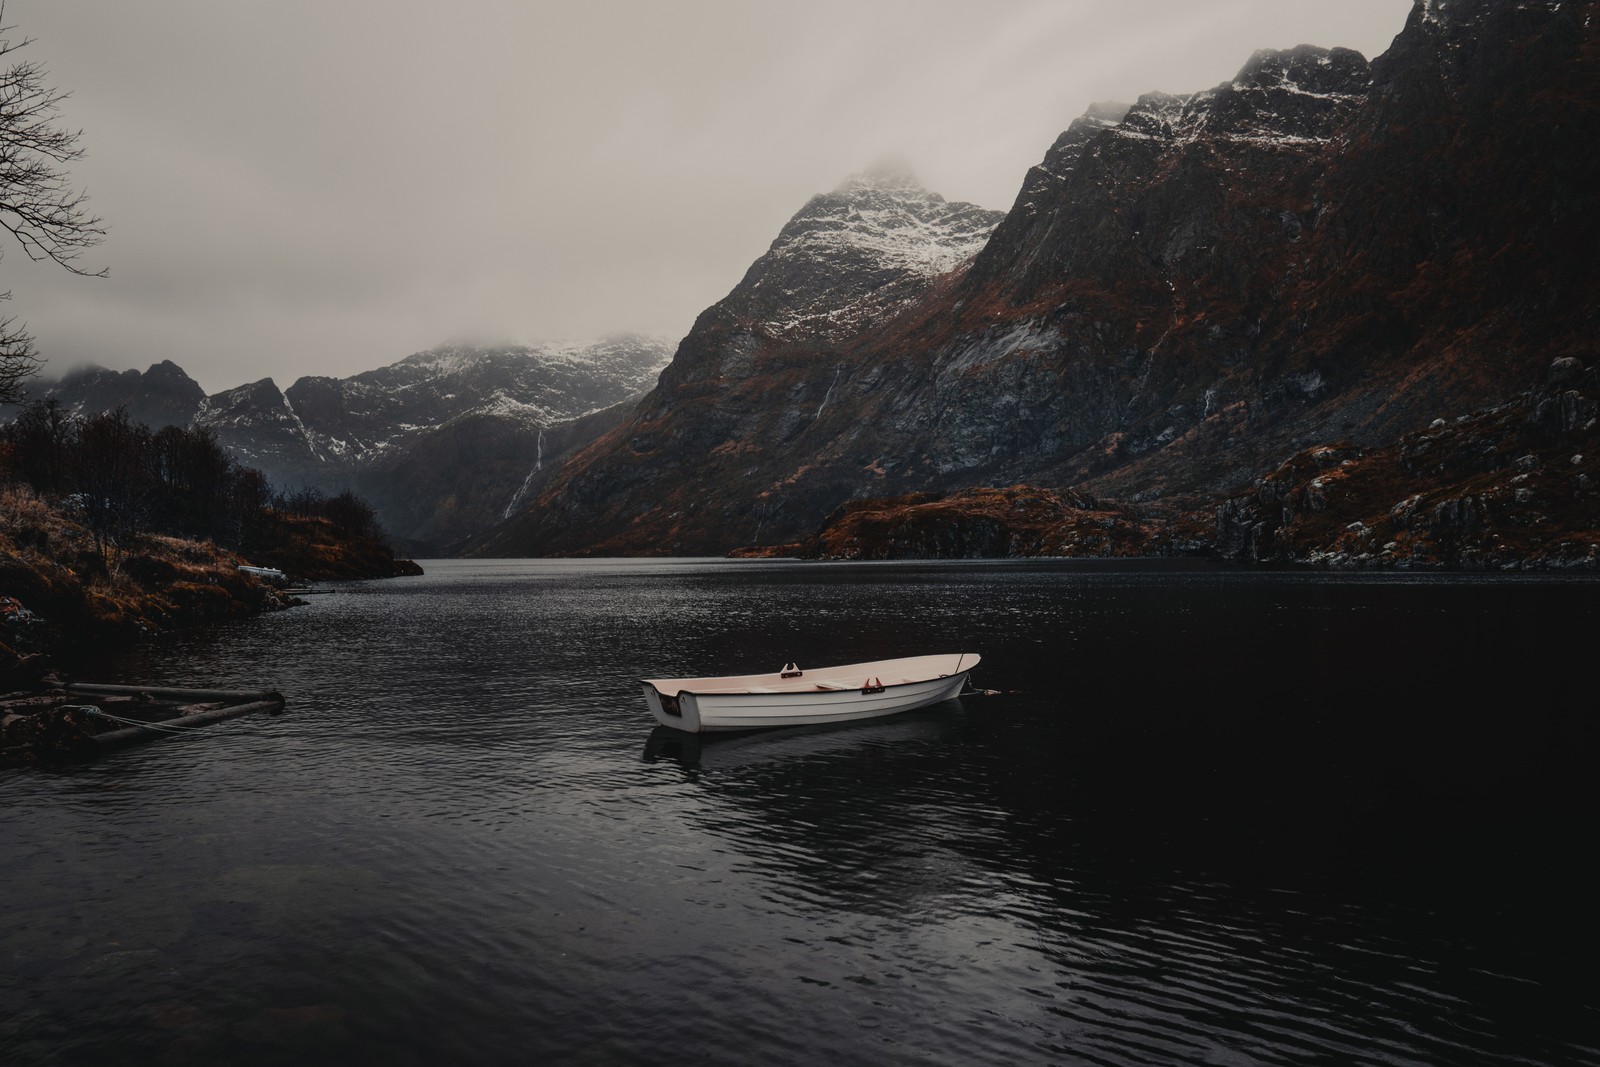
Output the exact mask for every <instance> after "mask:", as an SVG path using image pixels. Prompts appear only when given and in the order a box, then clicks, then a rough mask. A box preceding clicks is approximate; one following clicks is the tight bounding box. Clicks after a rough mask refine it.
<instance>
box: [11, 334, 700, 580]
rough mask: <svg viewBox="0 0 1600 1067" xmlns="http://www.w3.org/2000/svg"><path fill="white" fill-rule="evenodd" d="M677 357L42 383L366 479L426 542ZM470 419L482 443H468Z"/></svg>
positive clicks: (488, 521)
mask: <svg viewBox="0 0 1600 1067" xmlns="http://www.w3.org/2000/svg"><path fill="white" fill-rule="evenodd" d="M670 354H671V348H670V345H669V343H668V342H666V341H664V340H661V339H659V338H652V337H645V336H641V335H633V334H621V335H616V336H613V337H608V338H605V339H602V340H600V341H595V342H589V343H576V342H566V343H550V344H537V345H518V344H502V345H459V344H457V345H442V346H439V347H437V348H434V349H430V350H428V351H425V352H418V353H415V354H413V355H411V356H407V357H406V358H405V359H402V360H400V361H398V362H396V363H393V364H390V365H389V366H386V367H380V368H378V369H376V370H371V371H365V372H362V373H360V374H356V375H353V376H351V377H349V378H333V377H322V376H309V377H303V378H300V379H298V380H297V381H296V382H294V384H292V385H290V386H289V388H288V389H287V390H283V389H280V388H279V387H278V385H277V384H276V383H275V382H274V381H273V380H272V379H271V378H263V379H261V380H260V381H256V382H251V383H248V384H245V385H240V386H236V387H234V388H232V389H225V390H222V391H221V392H218V393H215V394H212V395H210V396H207V395H206V394H205V391H204V390H203V389H202V388H201V387H200V385H199V384H198V383H197V382H195V381H194V379H192V378H190V377H189V375H188V374H187V373H185V372H184V371H183V369H182V368H180V367H179V366H178V365H177V364H175V363H173V362H172V361H171V360H164V361H162V362H161V363H158V364H155V365H154V366H152V367H151V368H150V369H149V370H147V371H144V372H143V373H141V372H138V371H133V370H129V371H122V372H115V371H108V370H105V369H103V368H98V367H89V368H83V369H79V370H74V371H72V372H70V373H68V374H66V375H65V376H63V377H62V378H61V379H60V380H59V381H56V382H50V383H41V384H42V388H36V389H34V390H33V391H32V392H33V393H34V395H35V396H38V397H41V398H42V397H54V398H56V399H57V400H59V401H60V402H61V403H62V404H63V405H64V406H66V407H67V408H68V409H69V410H71V411H74V412H77V413H94V412H98V411H105V410H109V409H111V408H113V407H116V406H118V405H122V406H125V407H126V408H127V410H128V413H129V415H130V416H132V417H133V418H134V419H136V420H138V421H140V422H144V423H146V424H148V425H151V426H157V427H159V426H162V425H169V424H170V425H179V426H195V427H204V428H207V429H210V430H212V431H213V432H214V433H215V434H216V435H217V438H218V440H219V441H220V442H221V443H222V444H223V445H224V446H225V447H226V448H227V449H228V450H229V451H230V452H231V453H232V454H233V455H234V456H235V457H236V458H237V459H238V460H239V461H240V462H242V463H244V464H246V465H248V466H252V467H257V468H259V469H261V470H262V471H263V472H264V473H265V474H266V475H267V477H268V478H269V479H270V480H271V481H272V483H273V484H274V485H276V486H278V487H279V488H281V489H294V488H296V487H298V486H302V485H304V486H312V487H317V488H322V489H325V490H328V491H338V490H341V489H346V488H354V489H356V490H357V491H358V492H361V493H362V494H363V495H365V496H367V497H368V498H369V499H370V500H372V502H373V504H374V506H375V507H376V508H377V509H378V511H379V517H380V519H381V520H382V521H383V522H384V525H385V527H386V528H387V529H388V530H389V531H390V532H391V534H393V535H395V536H396V537H398V538H399V539H401V540H402V542H406V543H408V545H409V547H411V548H413V549H418V548H420V549H421V550H422V551H424V552H426V551H430V550H431V551H439V550H442V549H443V546H444V545H445V544H446V543H447V542H450V541H454V540H458V539H461V538H464V537H467V536H469V535H470V534H472V533H474V532H476V531H478V530H480V529H482V528H485V527H487V526H490V525H492V524H493V523H494V522H495V521H498V520H499V519H500V518H502V517H503V516H504V512H505V510H506V509H507V508H508V507H510V506H512V505H513V503H514V501H515V499H516V497H517V493H518V492H519V491H520V490H522V489H523V488H524V487H525V485H526V484H527V483H528V481H529V478H530V474H531V473H533V472H535V471H536V470H542V469H543V467H544V465H545V463H546V462H549V461H552V460H554V459H555V458H556V457H557V456H559V455H560V454H561V448H565V447H571V446H572V445H573V444H574V443H575V440H576V438H575V436H574V434H575V433H576V432H578V430H577V428H578V427H581V426H590V425H596V422H595V419H594V418H585V417H586V416H593V415H594V414H595V413H597V412H600V411H602V410H604V409H606V408H609V407H612V406H615V405H617V404H619V403H622V402H624V401H626V400H627V399H629V398H630V397H636V396H638V395H640V394H641V393H643V392H645V391H646V390H647V389H648V388H649V387H650V386H651V385H652V384H653V383H654V381H655V378H656V376H657V375H658V374H659V373H660V371H661V369H662V368H663V367H664V366H665V365H666V363H667V360H668V358H669V356H670ZM603 421H604V420H601V422H602V423H603ZM469 426H470V427H473V429H472V431H471V433H470V434H467V436H470V437H471V438H472V439H473V440H474V441H475V442H476V447H475V448H473V449H468V450H465V451H463V450H462V448H461V447H460V446H461V443H462V441H463V440H464V437H463V435H464V433H466V430H465V429H464V428H465V427H469ZM547 435H548V436H549V438H550V449H549V453H548V455H542V454H541V448H542V444H541V442H542V441H544V439H545V437H546V436H547ZM445 442H451V444H449V445H448V446H445V447H441V446H442V445H444V443H445ZM439 464H443V465H444V466H445V468H446V469H443V470H440V469H437V467H438V465H439Z"/></svg>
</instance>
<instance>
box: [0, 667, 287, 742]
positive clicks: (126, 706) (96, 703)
mask: <svg viewBox="0 0 1600 1067" xmlns="http://www.w3.org/2000/svg"><path fill="white" fill-rule="evenodd" d="M283 706H284V699H283V694H281V693H278V692H275V691H273V690H270V689H246V690H237V689H181V688H175V687H163V686H129V685H100V684H96V683H92V682H76V683H73V684H72V685H68V686H66V687H65V688H64V689H55V690H52V691H49V692H46V693H40V694H32V695H26V694H14V695H11V696H8V697H6V698H0V756H3V757H4V758H6V759H8V760H10V761H13V762H15V761H19V760H26V761H39V760H46V759H59V758H73V757H79V756H84V755H92V754H94V753H96V752H103V751H105V750H107V749H111V748H118V747H121V746H123V745H127V744H132V743H134V742H137V741H148V740H150V739H152V738H156V737H161V736H172V735H175V734H181V733H184V732H187V731H188V730H190V729H193V728H196V727H201V726H209V725H210V724H212V723H216V722H222V721H224V720H227V719H236V718H238V717H240V716H241V715H249V714H251V713H253V712H257V711H279V710H281V709H282V708H283Z"/></svg>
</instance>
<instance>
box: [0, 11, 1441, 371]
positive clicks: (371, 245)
mask: <svg viewBox="0 0 1600 1067" xmlns="http://www.w3.org/2000/svg"><path fill="white" fill-rule="evenodd" d="M1409 8H1410V4H1409V2H1408V0H1328V2H1319V3H1312V2H1309V0H1305V2H1302V0H1205V2H1196V0H1138V2H1130V0H1050V2H1042V0H982V2H967V0H854V2H848V3H846V2H834V0H810V2H802V0H786V2H764V0H763V2H757V0H744V2H735V0H679V2H675V3H668V2H637V0H629V2H622V0H611V2H606V0H590V2H581V3H580V2H576V0H575V2H571V3H554V2H532V0H526V2H512V0H457V2H455V3H449V4H439V3H420V2H414V0H274V2H272V3H266V2H253V3H244V2H237V3H236V2H229V0H139V2H129V0H8V2H7V4H6V12H5V13H6V22H7V23H8V24H10V25H11V26H13V27H14V29H13V31H12V33H11V34H10V36H11V37H12V38H13V39H16V38H18V37H21V36H28V37H32V38H34V43H33V44H32V45H30V46H29V47H28V49H27V51H26V52H25V53H24V57H25V58H32V59H35V60H39V61H42V62H44V63H45V64H46V65H47V66H48V68H49V72H50V80H51V83H52V84H54V85H56V86H57V87H59V88H62V89H65V90H69V91H70V92H71V93H72V94H73V95H72V98H71V99H70V100H69V101H68V102H67V105H66V114H65V119H64V121H65V124H67V125H69V126H71V127H75V128H81V129H82V131H83V140H82V144H83V147H84V148H85V149H86V150H87V152H88V157H87V158H86V159H84V160H82V161H80V162H79V163H77V164H75V165H73V167H72V173H73V176H74V177H75V179H76V180H77V181H78V183H79V184H80V185H81V186H84V187H86V188H87V189H88V192H89V194H90V196H91V197H92V198H93V202H92V205H91V206H92V207H93V208H94V209H95V210H96V211H97V212H98V213H99V214H101V215H102V216H104V218H105V220H106V222H107V223H108V224H109V225H110V227H111V232H110V236H109V237H108V239H107V240H106V242H105V243H104V244H103V245H102V246H101V247H99V248H98V249H94V250H92V251H91V252H90V253H89V254H88V255H87V256H86V257H85V259H84V261H83V264H84V265H85V266H88V267H90V268H91V269H93V268H98V267H101V266H105V267H109V268H110V272H111V273H110V277H109V278H107V279H88V278H75V277H71V276H68V275H67V274H65V273H64V272H63V271H61V270H60V269H59V268H55V267H52V266H50V265H47V264H34V263H29V262H28V260H27V258H26V256H24V255H23V254H22V252H21V251H20V250H19V249H16V248H13V247H8V248H7V249H6V254H5V257H4V260H3V261H0V290H3V289H6V288H9V289H11V290H12V292H13V300H12V302H11V304H10V305H9V307H8V308H6V309H5V310H7V311H10V312H14V313H16V314H17V315H18V316H19V317H20V318H22V319H24V320H25V321H27V322H28V324H29V326H30V328H31V329H32V331H33V333H34V334H35V336H36V337H37V339H38V343H39V347H40V349H41V351H42V353H43V354H44V355H45V356H46V357H47V358H48V359H50V360H51V365H52V369H53V370H57V371H59V370H61V369H64V368H65V367H66V366H68V365H71V364H75V363H80V362H85V361H88V362H96V363H100V364H102V365H104V366H109V367H114V368H117V369H122V368H126V367H138V368H140V369H142V368H144V367H145V366H147V365H149V364H150V363H152V362H155V361H157V360H160V359H166V358H170V359H173V360H175V361H176V362H177V363H179V364H180V365H181V366H183V367H184V368H185V369H186V370H188V371H189V373H190V374H192V375H194V376H195V377H196V378H197V379H199V381H200V383H201V384H202V385H203V386H205V388H206V389H207V390H208V391H215V390H218V389H222V388H227V387H230V386H233V385H238V384H240V383H242V382H247V381H253V380H255V379H258V378H262V377H267V376H272V377H274V378H276V379H277V380H278V382H279V384H280V385H287V384H288V383H289V382H291V381H292V380H294V379H295V378H297V377H299V376H300V375H302V374H336V375H341V376H343V375H348V374H353V373H356V372H358V371H362V370H367V369H370V368H373V367H377V366H382V365H384V364H386V363H391V362H393V361H394V360H396V359H399V358H401V357H403V356H405V355H407V354H409V353H411V352H415V351H419V350H421V349H425V348H429V347H432V346H433V345H435V344H437V343H439V342H442V341H446V340H455V339H485V340H497V339H505V340H516V341H536V340H541V339H563V338H573V339H582V338H589V337H597V336H600V335H603V334H606V333H611V332H616V331H621V330H636V331H641V332H646V333H657V334H662V335H666V336H669V337H672V338H673V339H676V338H678V337H681V336H682V335H683V334H684V333H685V332H686V331H687V330H688V328H689V326H690V325H691V324H692V322H693V321H694V318H695V316H696V315H697V314H698V313H699V312H700V311H701V310H702V309H704V308H705V307H706V306H707V305H709V304H711V303H713V302H715V301H716V300H718V299H720V298H721V297H722V296H723V295H724V294H726V293H727V291H728V290H729V289H730V288H731V287H732V286H733V285H734V284H735V283H737V282H738V280H739V278H740V277H741V276H742V275H743V273H744V270H745V268H746V267H747V266H748V265H749V263H750V261H751V260H753V259H755V258H756V257H757V256H759V255H760V254H761V253H762V252H763V251H764V250H765V249H766V247H767V245H768V244H769V243H770V242H771V241H772V239H773V238H774V237H775V236H777V233H778V230H779V228H780V227H781V226H782V225H783V223H784V222H785V221H787V220H788V218H789V217H790V216H791V215H792V214H794V212H795V211H797V210H798V209H799V208H800V207H801V205H803V204H804V203H805V201H806V200H807V199H808V198H809V197H810V196H811V195H812V194H814V193H817V192H822V191H825V190H828V189H831V188H833V187H834V186H836V185H837V184H838V183H839V182H840V181H841V180H842V179H843V178H844V177H845V176H847V175H848V174H850V173H852V172H854V171H857V170H860V169H862V168H863V167H865V166H867V165H869V164H870V163H872V162H873V161H874V160H877V159H879V158H882V157H884V156H891V155H893V156H900V157H903V158H904V159H906V160H907V161H908V162H909V163H910V164H911V167H912V169H913V170H914V171H915V172H916V173H917V175H918V176H919V177H920V178H921V179H922V181H923V183H924V184H925V185H927V186H928V187H929V188H930V189H933V190H935V191H937V192H939V193H942V194H943V195H944V196H946V197H947V198H949V199H952V200H971V201H975V202H977V203H979V204H982V205H984V206H986V207H992V208H1001V209H1004V208H1009V207H1010V206H1011V201H1012V199H1013V197H1014V196H1015V194H1016V191H1017V189H1018V187H1019V186H1020V184H1021V182H1022V177H1023V174H1024V172H1025V171H1026V170H1027V168H1028V167H1029V166H1031V165H1032V164H1034V163H1036V162H1038V160H1039V159H1040V158H1041V157H1042V156H1043V155H1044V152H1045V150H1046V149H1047V148H1048V147H1049V146H1050V143H1051V142H1052V141H1053V140H1054V139H1055V137H1056V135H1057V134H1058V133H1059V132H1060V131H1061V130H1062V129H1064V128H1065V127H1066V125H1067V124H1068V123H1069V122H1070V121H1071V120H1072V119H1073V118H1074V117H1075V116H1077V115H1078V114H1080V113H1081V112H1082V111H1083V110H1084V109H1085V108H1086V107H1087V106H1088V105H1089V104H1090V103H1091V102H1093V101H1096V100H1113V99H1115V100H1132V99H1134V98H1136V97H1137V96H1138V95H1139V94H1140V93H1143V92H1147V91H1150V90H1155V89H1159V90H1164V91H1167V92H1191V91H1193V90H1196V89H1201V88H1206V87H1209V86H1212V85H1215V84H1217V83H1219V82H1222V81H1225V80H1227V79H1228V78H1230V77H1232V76H1233V74H1234V73H1235V72H1236V71H1237V70H1238V68H1239V67H1240V66H1241V65H1242V64H1243V63H1244V61H1245V60H1246V59H1247V58H1248V57H1249V56H1250V54H1251V52H1253V51H1254V50H1256V49H1257V48H1287V47H1291V46H1293V45H1296V44H1301V43H1311V44H1321V45H1330V46H1331V45H1344V46H1346V47H1350V48H1355V49H1357V50H1359V51H1361V52H1362V53H1363V54H1365V55H1367V56H1368V57H1369V58H1370V57H1372V56H1374V55H1376V54H1378V53H1379V52H1382V51H1383V50H1384V49H1385V48H1386V47H1388V44H1389V42H1390V40H1391V39H1392V38H1393V37H1394V35H1395V34H1396V33H1398V32H1399V30H1400V27H1401V26H1402V24H1403V23H1404V21H1405V16H1406V13H1407V11H1408V10H1409Z"/></svg>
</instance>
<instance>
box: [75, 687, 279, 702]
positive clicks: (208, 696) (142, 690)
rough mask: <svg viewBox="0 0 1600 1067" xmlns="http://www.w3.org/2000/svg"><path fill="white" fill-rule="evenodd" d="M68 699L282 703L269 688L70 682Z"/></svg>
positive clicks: (275, 692)
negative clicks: (204, 687)
mask: <svg viewBox="0 0 1600 1067" xmlns="http://www.w3.org/2000/svg"><path fill="white" fill-rule="evenodd" d="M66 688H67V693H68V695H70V696H130V697H137V696H145V695H148V696H149V697H151V698H152V699H155V700H183V701H187V702H189V703H191V704H199V703H211V702H213V701H218V700H221V701H225V702H227V703H231V704H240V703H244V702H246V701H273V700H276V701H277V702H278V703H279V704H280V705H281V704H282V703H283V694H282V693H279V692H277V691H276V690H273V689H174V688H170V687H162V686H153V685H100V684H99V683H96V682H73V683H72V684H71V685H69V686H67V687H66Z"/></svg>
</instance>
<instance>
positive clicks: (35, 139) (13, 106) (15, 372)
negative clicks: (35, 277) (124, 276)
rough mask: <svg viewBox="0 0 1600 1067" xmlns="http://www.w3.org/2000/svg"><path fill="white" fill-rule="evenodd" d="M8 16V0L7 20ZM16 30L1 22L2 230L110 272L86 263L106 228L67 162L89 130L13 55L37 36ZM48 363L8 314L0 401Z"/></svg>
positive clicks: (1, 340) (45, 253)
mask: <svg viewBox="0 0 1600 1067" xmlns="http://www.w3.org/2000/svg"><path fill="white" fill-rule="evenodd" d="M4 19H5V3H4V0H0V23H3V21H4ZM10 30H11V27H9V26H5V25H0V229H3V230H5V231H6V232H7V233H9V234H11V236H12V238H14V239H15V240H16V242H17V244H18V245H20V246H21V247H22V251H23V252H24V253H25V254H26V255H27V257H28V258H29V259H30V260H33V261H34V262H36V263H37V262H40V261H42V260H50V261H51V262H54V263H56V264H58V265H59V266H61V267H63V268H65V269H66V270H68V271H70V272H72V273H73V274H78V275H83V276H86V277H105V275H106V270H105V269H104V268H102V269H100V270H97V271H96V270H88V269H86V268H84V267H82V266H80V265H79V264H78V258H79V257H80V256H81V255H82V254H83V253H84V252H85V251H86V250H88V249H90V248H93V247H94V246H95V245H97V244H99V243H100V242H101V241H102V240H103V239H104V238H105V234H106V227H105V223H104V221H103V220H102V219H101V218H100V216H98V215H95V214H93V213H92V212H90V211H89V209H88V207H87V205H88V202H89V196H88V194H87V193H85V192H84V191H82V190H80V189H74V188H73V186H72V183H71V182H70V181H69V180H68V177H67V173H66V169H65V168H66V165H67V164H69V163H72V162H74V161H75V160H78V159H81V158H82V157H83V149H82V148H80V147H79V145H78V138H79V136H80V134H81V131H78V130H67V129H63V128H62V127H60V126H58V125H57V124H56V120H57V117H58V116H59V115H60V112H61V104H62V102H63V101H65V100H66V99H67V97H68V95H69V94H67V93H65V92H62V91H61V90H59V89H53V88H51V87H50V86H49V85H48V84H47V83H46V71H45V68H44V66H43V65H42V64H39V63H35V62H33V61H31V60H25V59H16V58H10V57H12V56H13V53H15V52H17V51H19V50H20V49H23V48H26V47H27V46H28V45H29V44H30V43H32V38H23V39H22V40H20V41H12V40H11V39H10V38H9V37H8V36H7V34H8V33H9V32H10ZM3 254H4V252H3V249H0V255H3ZM10 295H11V294H10V293H9V292H8V293H6V294H4V296H0V299H6V298H8V297H9V296H10ZM41 362H42V361H41V360H40V358H39V355H38V353H37V352H36V351H35V349H34V344H33V338H32V336H31V335H30V334H29V333H28V331H27V329H26V328H25V327H23V326H21V325H19V324H17V323H16V320H15V317H5V318H0V404H5V403H14V402H16V401H17V400H19V399H21V396H22V383H23V381H24V380H25V379H26V378H28V377H29V376H30V375H32V374H35V373H37V371H38V366H39V364H40V363H41Z"/></svg>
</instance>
